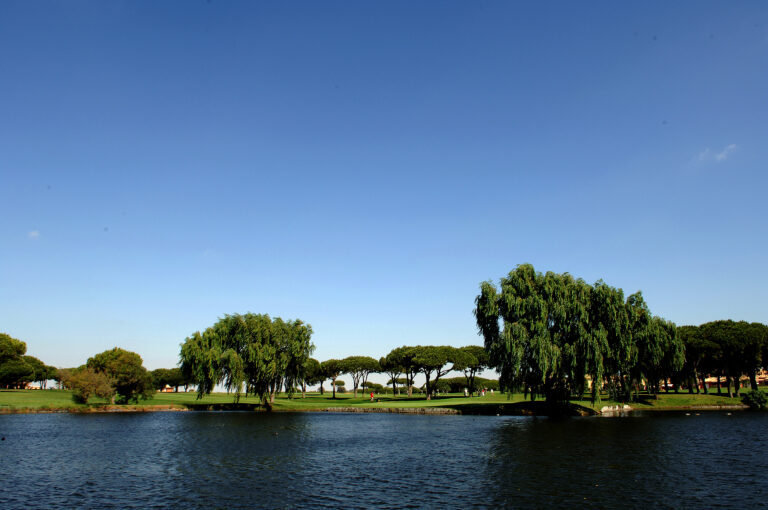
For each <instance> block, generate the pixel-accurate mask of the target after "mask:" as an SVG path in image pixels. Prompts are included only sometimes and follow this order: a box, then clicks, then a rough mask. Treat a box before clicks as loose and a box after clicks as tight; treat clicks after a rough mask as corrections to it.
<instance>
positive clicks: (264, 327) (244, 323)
mask: <svg viewBox="0 0 768 510" xmlns="http://www.w3.org/2000/svg"><path fill="white" fill-rule="evenodd" d="M311 336H312V327H311V326H310V325H309V324H304V323H303V322H302V321H300V320H293V321H283V320H282V319H281V318H279V317H277V318H275V319H274V320H273V319H271V318H270V317H269V315H260V314H251V313H247V314H245V315H239V314H235V315H225V316H224V317H223V318H221V319H219V321H218V322H216V324H214V325H213V326H212V327H210V328H208V329H206V330H205V331H204V332H203V333H200V332H199V331H198V332H195V333H194V334H192V335H191V336H190V337H188V338H187V339H186V340H185V341H184V343H183V344H182V346H181V354H180V358H181V369H182V372H183V374H184V375H185V377H187V378H188V379H189V380H190V381H193V382H194V383H195V384H197V387H198V398H202V396H203V395H204V394H208V393H210V392H211V391H213V389H214V387H215V386H216V385H217V384H223V385H224V387H225V388H226V389H227V391H232V392H234V394H235V401H238V400H239V399H240V396H241V394H242V392H243V390H245V394H246V395H248V394H249V393H251V394H254V395H257V396H258V397H259V398H261V399H262V400H263V401H264V402H266V400H267V399H268V398H270V399H274V395H275V393H276V392H277V390H278V389H279V388H280V386H281V385H282V384H285V386H286V387H287V388H289V391H290V390H291V389H293V388H295V387H296V386H297V385H298V383H299V381H301V380H302V378H303V377H304V369H305V363H306V361H307V359H308V358H309V356H310V355H311V353H312V351H313V350H314V345H312V343H311V341H310V338H311Z"/></svg>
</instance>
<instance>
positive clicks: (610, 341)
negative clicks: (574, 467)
mask: <svg viewBox="0 0 768 510" xmlns="http://www.w3.org/2000/svg"><path fill="white" fill-rule="evenodd" d="M622 297H623V293H622V292H621V290H617V289H614V288H612V287H609V286H607V285H605V283H603V282H602V281H598V282H597V283H596V284H595V286H594V287H593V286H590V285H588V284H587V283H585V282H584V281H583V280H580V279H575V278H573V277H572V276H571V275H569V274H567V273H564V274H557V273H552V272H548V273H546V274H541V273H538V272H536V271H535V270H534V268H533V266H531V265H530V264H521V265H519V266H517V268H516V269H514V270H513V271H511V272H510V273H509V275H507V276H506V277H505V278H502V279H501V285H500V289H497V288H496V287H495V286H494V285H493V284H492V283H491V282H483V283H482V284H481V285H480V294H479V295H478V296H477V298H476V299H475V305H476V307H475V318H476V320H477V326H478V329H479V331H480V333H481V334H482V335H483V338H484V340H485V348H486V349H487V351H488V354H489V358H490V364H491V365H492V366H493V367H495V368H496V370H497V371H498V372H499V373H500V379H499V383H500V385H501V387H502V388H504V389H506V390H510V389H513V388H516V387H521V388H522V389H523V391H524V392H530V395H531V398H532V399H533V398H535V396H536V395H544V396H545V397H546V398H547V400H548V401H550V402H560V401H565V400H568V399H569V398H570V396H571V395H572V394H577V395H581V394H582V393H584V391H585V390H586V388H587V378H589V379H591V380H592V381H594V382H595V384H593V385H592V399H593V401H594V400H597V399H599V389H600V386H602V383H603V381H605V380H607V381H608V382H609V386H610V385H611V384H613V385H615V386H619V387H622V388H627V387H628V385H629V384H630V382H631V381H632V380H635V381H637V380H639V379H640V378H641V377H643V376H645V377H648V378H649V379H653V380H657V379H658V378H659V377H664V376H666V375H667V374H669V373H671V372H673V371H675V370H679V369H680V368H681V367H682V362H683V356H684V348H683V345H682V342H681V341H680V340H679V338H678V337H677V334H676V332H675V326H674V324H672V323H670V322H667V321H664V320H662V319H659V318H655V317H653V316H652V315H651V314H650V312H649V311H648V308H647V306H646V304H645V302H644V300H643V299H642V295H641V294H640V293H637V294H633V295H631V296H630V297H629V298H628V299H627V302H626V303H622Z"/></svg>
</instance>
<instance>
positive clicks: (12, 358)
mask: <svg viewBox="0 0 768 510" xmlns="http://www.w3.org/2000/svg"><path fill="white" fill-rule="evenodd" d="M25 352H27V344H25V343H24V342H22V341H21V340H16V339H15V338H13V337H11V336H10V335H7V334H5V333H0V386H4V387H6V388H23V387H24V385H25V384H26V383H28V382H30V381H33V380H35V379H34V377H35V369H34V367H33V366H32V365H30V364H29V363H28V362H27V361H25V360H24V358H23V356H24V353H25ZM33 359H36V358H33Z"/></svg>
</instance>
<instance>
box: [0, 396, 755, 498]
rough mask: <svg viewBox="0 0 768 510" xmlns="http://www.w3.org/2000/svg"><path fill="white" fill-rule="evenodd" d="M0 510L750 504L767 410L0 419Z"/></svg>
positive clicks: (188, 414)
mask: <svg viewBox="0 0 768 510" xmlns="http://www.w3.org/2000/svg"><path fill="white" fill-rule="evenodd" d="M0 436H2V437H3V438H4V440H2V441H0V508H3V509H12V508H74V507H87V508H126V507H127V508H146V507H178V508H232V507H237V508H244V507H250V508H296V507H305V508H307V507H312V508H318V507H319V508H363V507H377V508H435V507H441V508H446V507H447V508H486V507H487V508H499V507H507V508H543V507H553V506H556V505H557V506H561V505H568V506H571V505H577V506H589V507H614V506H622V507H626V508H638V507H649V508H691V507H697V508H713V507H733V508H735V507H739V508H741V507H744V508H749V507H753V508H756V507H760V506H762V505H764V504H765V502H766V500H767V498H768V481H766V480H767V478H766V475H768V455H766V446H768V414H765V413H747V412H735V413H733V414H732V415H728V414H727V413H726V412H724V411H723V412H709V413H701V415H699V416H696V415H695V413H691V415H690V416H686V415H685V413H660V414H653V415H648V414H646V415H643V414H641V413H636V414H632V415H631V416H627V417H614V418H606V417H584V418H568V419H562V420H552V419H547V418H534V417H496V416H439V415H437V416H431V415H426V416H420V415H397V414H357V413H355V414H341V413H339V414H333V413H271V414H267V413H248V412H169V413H115V414H86V415H77V414H29V415H2V416H0Z"/></svg>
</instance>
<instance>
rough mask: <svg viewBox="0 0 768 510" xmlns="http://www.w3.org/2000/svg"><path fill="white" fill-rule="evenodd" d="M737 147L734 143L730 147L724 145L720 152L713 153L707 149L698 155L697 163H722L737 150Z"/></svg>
mask: <svg viewBox="0 0 768 510" xmlns="http://www.w3.org/2000/svg"><path fill="white" fill-rule="evenodd" d="M738 148H739V146H738V145H736V144H735V143H732V144H730V145H726V146H725V147H723V150H721V151H713V150H712V149H710V148H709V147H707V148H706V149H704V150H703V151H701V153H699V158H698V159H699V161H700V162H705V161H714V162H715V163H722V162H723V161H725V160H726V159H728V156H730V155H731V154H732V153H733V152H735V151H736V150H738Z"/></svg>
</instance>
